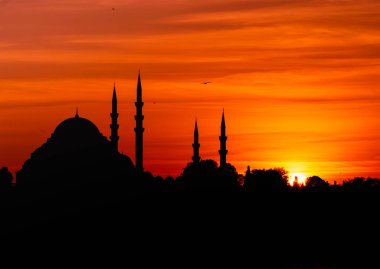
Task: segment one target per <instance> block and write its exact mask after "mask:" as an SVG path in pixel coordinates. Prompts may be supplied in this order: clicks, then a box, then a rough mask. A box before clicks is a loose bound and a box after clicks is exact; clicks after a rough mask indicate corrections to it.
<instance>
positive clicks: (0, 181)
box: [0, 167, 13, 189]
mask: <svg viewBox="0 0 380 269" xmlns="http://www.w3.org/2000/svg"><path fill="white" fill-rule="evenodd" d="M12 180H13V176H12V173H11V172H9V170H8V167H3V168H1V169H0V189H6V188H9V187H11V185H12Z"/></svg>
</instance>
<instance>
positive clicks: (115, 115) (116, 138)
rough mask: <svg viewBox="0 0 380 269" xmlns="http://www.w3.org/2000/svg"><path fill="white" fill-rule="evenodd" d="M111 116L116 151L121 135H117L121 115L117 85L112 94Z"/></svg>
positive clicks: (112, 137)
mask: <svg viewBox="0 0 380 269" xmlns="http://www.w3.org/2000/svg"><path fill="white" fill-rule="evenodd" d="M110 116H111V119H112V121H111V125H110V127H111V136H110V139H111V143H112V146H113V148H114V149H115V151H116V152H118V150H119V149H118V142H119V136H118V135H117V132H118V129H119V124H117V118H118V117H119V113H117V97H116V86H115V84H114V86H113V95H112V113H111V114H110Z"/></svg>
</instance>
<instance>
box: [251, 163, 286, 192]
mask: <svg viewBox="0 0 380 269" xmlns="http://www.w3.org/2000/svg"><path fill="white" fill-rule="evenodd" d="M288 188H289V186H288V172H287V171H286V170H285V169H284V168H274V169H268V170H266V169H256V170H253V171H252V172H249V173H248V171H247V173H246V176H245V181H244V189H245V190H249V191H284V190H287V189H288Z"/></svg>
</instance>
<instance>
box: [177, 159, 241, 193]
mask: <svg viewBox="0 0 380 269" xmlns="http://www.w3.org/2000/svg"><path fill="white" fill-rule="evenodd" d="M175 182H176V185H177V187H179V188H188V189H233V188H237V187H238V186H239V183H238V173H237V172H236V168H235V167H234V166H233V165H231V164H229V163H227V164H226V166H225V167H218V164H217V163H216V162H215V161H214V160H202V161H200V162H198V163H188V164H187V166H186V167H185V168H184V169H183V172H182V174H181V176H179V177H178V178H177V179H176V181H175Z"/></svg>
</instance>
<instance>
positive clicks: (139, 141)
mask: <svg viewBox="0 0 380 269" xmlns="http://www.w3.org/2000/svg"><path fill="white" fill-rule="evenodd" d="M135 106H136V116H135V120H136V128H135V133H136V169H137V171H138V172H143V171H144V166H143V133H144V128H143V120H144V115H143V114H142V108H143V106H144V102H143V101H142V87H141V78H140V71H139V76H138V80H137V100H136V102H135Z"/></svg>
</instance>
